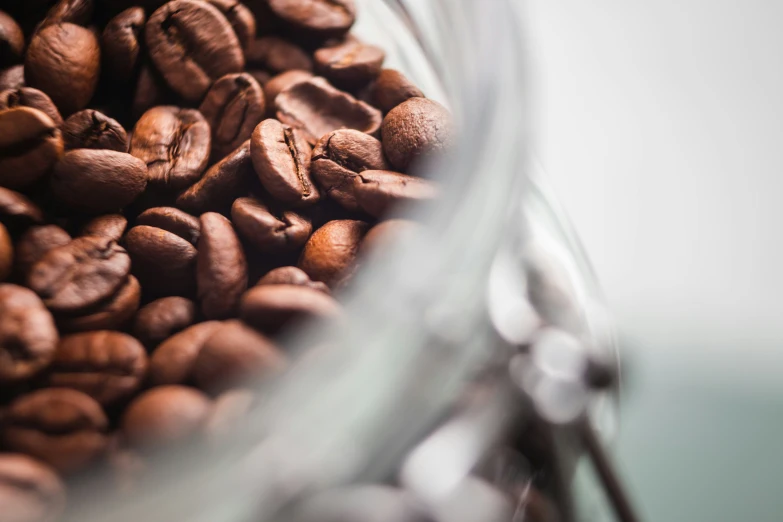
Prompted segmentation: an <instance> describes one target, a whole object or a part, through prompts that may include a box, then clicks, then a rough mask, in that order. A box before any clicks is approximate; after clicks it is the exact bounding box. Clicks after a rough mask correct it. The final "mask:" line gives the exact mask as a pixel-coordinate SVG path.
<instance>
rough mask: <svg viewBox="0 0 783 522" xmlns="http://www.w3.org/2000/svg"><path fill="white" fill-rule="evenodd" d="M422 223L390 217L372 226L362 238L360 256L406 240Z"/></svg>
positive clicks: (371, 253)
mask: <svg viewBox="0 0 783 522" xmlns="http://www.w3.org/2000/svg"><path fill="white" fill-rule="evenodd" d="M421 227H422V225H420V224H419V223H416V222H415V221H409V220H407V219H389V220H387V221H384V222H382V223H379V224H377V225H375V226H374V227H372V228H371V229H370V231H369V232H367V235H366V236H364V239H363V240H362V245H361V247H360V248H359V256H360V257H366V256H369V255H373V254H374V253H375V252H379V251H380V252H382V251H383V250H384V249H386V248H388V247H389V245H394V244H396V243H398V242H402V241H406V240H408V239H409V238H411V237H412V236H413V235H415V234H416V233H417V232H418V231H419V230H420V229H421Z"/></svg>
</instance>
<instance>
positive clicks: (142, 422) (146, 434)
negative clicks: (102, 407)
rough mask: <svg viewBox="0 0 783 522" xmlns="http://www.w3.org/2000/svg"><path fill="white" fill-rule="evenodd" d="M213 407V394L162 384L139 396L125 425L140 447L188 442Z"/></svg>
mask: <svg viewBox="0 0 783 522" xmlns="http://www.w3.org/2000/svg"><path fill="white" fill-rule="evenodd" d="M211 408H212V401H210V400H209V397H207V396H206V395H204V394H203V393H201V392H200V391H198V390H195V389H193V388H187V387H185V386H160V387H158V388H153V389H151V390H149V391H147V392H145V393H143V394H142V395H140V396H138V397H137V398H136V399H135V400H134V401H133V402H132V403H131V404H130V405H129V406H128V408H127V409H126V410H125V414H124V415H123V416H122V421H121V429H122V434H123V436H124V437H125V440H126V441H127V442H128V443H129V444H130V445H131V446H133V447H137V448H139V449H155V448H161V447H165V446H170V445H174V444H178V443H182V442H185V441H186V440H187V439H189V438H190V437H192V436H193V435H195V434H197V433H199V432H200V430H201V427H202V425H203V424H204V422H206V420H207V416H208V415H209V413H210V410H211Z"/></svg>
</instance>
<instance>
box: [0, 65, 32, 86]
mask: <svg viewBox="0 0 783 522" xmlns="http://www.w3.org/2000/svg"><path fill="white" fill-rule="evenodd" d="M25 86H26V83H25V79H24V65H12V66H11V67H8V68H7V69H3V70H2V71H0V91H5V90H7V89H21V88H22V87H25Z"/></svg>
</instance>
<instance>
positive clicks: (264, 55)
mask: <svg viewBox="0 0 783 522" xmlns="http://www.w3.org/2000/svg"><path fill="white" fill-rule="evenodd" d="M247 63H248V64H252V65H254V66H256V67H260V68H262V69H265V70H267V71H271V72H272V73H275V74H277V73H281V72H284V71H290V70H292V69H299V70H302V71H312V70H313V60H312V59H311V58H310V55H308V54H307V53H306V52H305V51H304V49H302V48H301V47H299V46H298V45H296V44H294V43H291V42H289V41H288V40H284V39H282V38H279V37H277V36H262V37H261V38H257V39H255V40H253V42H252V44H251V45H250V49H249V50H248V51H247Z"/></svg>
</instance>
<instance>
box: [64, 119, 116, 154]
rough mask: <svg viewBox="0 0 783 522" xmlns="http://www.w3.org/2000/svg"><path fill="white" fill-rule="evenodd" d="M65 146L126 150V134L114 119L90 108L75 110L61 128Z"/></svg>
mask: <svg viewBox="0 0 783 522" xmlns="http://www.w3.org/2000/svg"><path fill="white" fill-rule="evenodd" d="M62 131H63V141H64V142H65V148H66V149H68V150H70V149H107V150H114V151H117V152H128V135H127V133H126V132H125V129H123V128H122V125H120V124H119V123H118V122H117V121H116V120H113V119H112V118H109V117H108V116H106V115H104V114H102V113H100V112H98V111H95V110H92V109H85V110H83V111H79V112H76V113H74V114H72V115H71V116H69V117H68V119H67V120H65V124H64V125H63V128H62Z"/></svg>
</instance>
